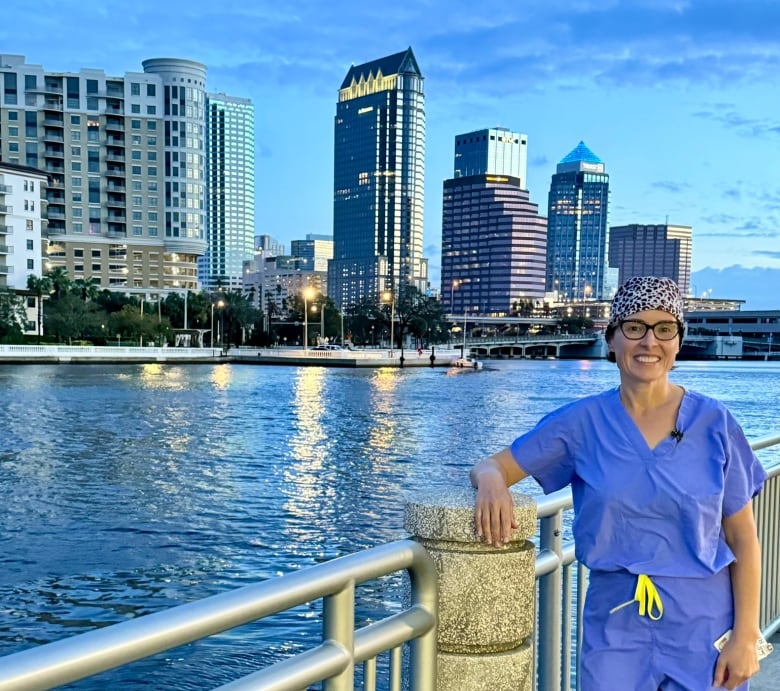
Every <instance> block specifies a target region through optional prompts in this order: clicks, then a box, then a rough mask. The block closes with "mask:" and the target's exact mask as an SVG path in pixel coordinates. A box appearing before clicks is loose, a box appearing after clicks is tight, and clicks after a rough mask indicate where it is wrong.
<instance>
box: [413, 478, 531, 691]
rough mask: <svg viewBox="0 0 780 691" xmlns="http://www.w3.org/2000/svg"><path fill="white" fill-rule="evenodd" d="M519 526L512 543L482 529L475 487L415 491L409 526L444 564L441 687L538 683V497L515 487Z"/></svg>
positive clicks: (442, 690) (501, 689)
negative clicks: (496, 540) (484, 537)
mask: <svg viewBox="0 0 780 691" xmlns="http://www.w3.org/2000/svg"><path fill="white" fill-rule="evenodd" d="M513 497H514V501H515V519H516V521H517V524H518V526H519V527H518V529H517V530H516V531H515V532H514V534H513V536H512V540H511V541H510V542H509V544H508V545H506V546H505V547H500V548H496V547H491V546H489V545H485V544H484V543H483V542H482V541H481V540H480V539H479V538H478V537H477V535H476V532H475V529H474V491H473V490H471V489H468V488H455V489H450V490H440V491H438V492H433V493H428V494H426V495H425V496H422V495H421V496H414V497H410V498H409V499H408V501H407V504H406V515H405V527H406V529H407V530H408V531H409V532H410V533H411V534H412V536H413V537H414V538H415V539H416V540H417V541H419V542H420V543H421V544H422V545H423V546H424V547H425V548H426V550H427V551H428V553H429V554H430V555H431V557H432V558H433V561H434V563H435V564H436V568H437V571H438V583H439V628H438V656H437V666H438V678H437V689H438V691H531V689H533V688H534V683H533V646H532V635H533V627H534V594H535V592H536V576H535V549H534V545H533V544H532V543H531V542H530V541H529V540H528V538H530V537H532V536H533V535H534V534H535V532H536V504H535V503H534V501H533V500H532V499H531V498H530V497H526V496H525V495H522V494H519V493H514V494H513Z"/></svg>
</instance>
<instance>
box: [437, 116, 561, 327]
mask: <svg viewBox="0 0 780 691" xmlns="http://www.w3.org/2000/svg"><path fill="white" fill-rule="evenodd" d="M527 140H528V138H527V137H526V135H524V134H519V133H517V132H510V131H509V130H507V129H504V128H495V129H486V130H479V131H477V132H469V133H468V134H460V135H458V136H456V137H455V162H454V178H453V179H451V180H445V181H444V195H443V213H442V257H441V276H442V284H441V285H442V292H441V295H442V301H443V303H444V305H445V306H446V307H447V309H448V310H449V312H450V313H451V314H463V313H472V314H474V313H477V314H489V315H495V316H501V315H507V314H510V313H511V312H512V311H513V309H515V308H516V307H515V306H518V305H519V304H520V303H527V302H529V301H530V302H533V301H538V300H542V299H543V298H544V278H545V255H546V247H547V243H546V234H547V223H546V220H545V218H544V217H543V216H540V215H539V207H538V205H537V204H534V203H533V202H531V200H530V197H529V193H528V191H527V190H526V189H525V188H526V160H527Z"/></svg>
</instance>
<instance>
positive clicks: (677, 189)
mask: <svg viewBox="0 0 780 691" xmlns="http://www.w3.org/2000/svg"><path fill="white" fill-rule="evenodd" d="M650 187H653V188H655V189H659V190H664V191H665V192H672V193H674V194H680V193H682V192H686V191H688V190H689V189H690V188H691V186H690V185H689V184H688V183H687V182H673V181H672V180H658V181H656V182H653V183H650Z"/></svg>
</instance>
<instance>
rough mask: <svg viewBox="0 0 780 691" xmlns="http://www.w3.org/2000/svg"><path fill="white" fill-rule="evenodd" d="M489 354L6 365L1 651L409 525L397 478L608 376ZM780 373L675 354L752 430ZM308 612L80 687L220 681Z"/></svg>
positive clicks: (426, 483)
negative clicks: (477, 362)
mask: <svg viewBox="0 0 780 691" xmlns="http://www.w3.org/2000/svg"><path fill="white" fill-rule="evenodd" d="M489 367H490V369H489V370H486V371H483V372H480V373H473V372H459V373H457V374H456V375H450V374H448V373H446V372H444V371H442V370H440V369H436V370H431V369H409V370H395V369H380V370H342V369H320V368H292V367H291V368H288V367H252V366H235V365H228V364H223V365H189V366H179V367H177V366H162V365H144V366H140V365H138V366H102V365H93V366H83V365H80V366H65V365H59V366H27V367H14V366H2V367H0V390H2V391H3V395H2V399H0V428H2V429H3V434H2V437H0V496H2V497H3V500H2V502H1V503H0V656H2V655H6V654H9V653H11V652H15V651H17V650H21V649H24V648H27V647H30V646H31V645H34V644H39V643H44V642H48V641H51V640H57V639H60V638H63V637H66V636H69V635H72V634H75V633H78V632H82V631H86V630H90V629H92V628H95V627H96V626H105V625H107V624H110V623H114V622H117V621H122V620H124V619H127V618H129V617H136V616H140V615H142V614H146V613H150V612H153V611H158V610H161V609H163V608H166V607H170V606H173V605H176V604H181V603H184V602H190V601H192V600H195V599H198V598H201V597H206V596H208V595H213V594H216V593H218V592H222V591H224V590H227V589H231V588H235V587H239V586H242V585H247V584H249V583H253V582H256V581H258V580H261V579H266V578H271V577H274V576H277V575H280V574H283V573H288V572H290V571H292V570H295V569H298V568H301V567H305V566H309V565H312V564H316V563H318V562H321V561H325V560H328V559H332V558H334V557H336V556H340V555H342V554H347V553H350V552H354V551H356V550H358V549H362V548H365V547H371V546H374V545H378V544H380V543H382V542H386V541H389V540H393V539H397V538H399V537H402V536H404V532H403V526H402V521H403V497H404V494H405V493H406V492H407V491H419V490H420V489H421V488H425V487H431V488H433V487H437V486H444V485H453V484H458V485H463V484H466V483H467V482H468V479H467V473H468V469H469V467H470V466H471V464H472V463H473V462H474V461H475V460H477V459H479V458H480V457H482V456H483V455H485V454H486V453H489V452H492V451H495V450H497V449H499V448H501V447H502V446H504V445H506V444H507V443H508V442H510V441H511V440H512V439H513V438H514V436H516V434H517V433H518V432H520V431H522V430H524V429H526V428H528V427H529V426H531V425H532V424H533V423H534V422H535V421H536V420H537V419H538V418H539V417H540V416H541V415H543V414H544V413H545V412H547V411H549V410H551V409H552V408H554V407H556V406H558V405H560V404H562V403H564V402H566V401H569V400H571V399H573V398H575V397H578V396H582V395H586V394H589V393H595V392H597V391H601V390H603V389H605V388H608V387H611V386H614V385H615V384H616V383H617V374H616V370H615V366H614V365H612V364H610V363H607V362H606V361H564V360H557V361H534V360H515V361H493V362H491V363H489ZM778 375H780V363H764V362H753V363H749V362H722V363H711V362H706V363H705V362H684V363H681V364H680V365H679V366H678V367H677V368H676V369H675V371H674V373H673V375H672V378H673V379H674V380H675V381H677V382H679V383H681V384H683V385H684V386H686V387H688V388H692V389H698V390H699V391H702V392H704V393H708V394H710V395H713V396H716V397H718V398H720V399H721V400H723V401H724V402H725V403H726V404H727V405H729V407H730V408H731V409H732V411H733V412H734V413H735V415H736V416H737V418H738V419H739V420H740V422H741V423H742V424H743V426H744V428H745V431H746V433H747V435H748V437H749V438H751V439H753V438H757V437H759V436H763V435H765V434H768V433H770V432H776V431H778V430H780V423H778V420H777V410H776V404H777V401H778V400H780V376H778ZM761 458H762V460H764V461H765V462H766V463H771V462H776V461H779V460H780V457H779V456H778V451H777V450H776V449H770V450H767V451H765V452H761ZM527 489H528V490H529V491H535V488H534V486H533V485H532V484H529V485H528V488H527ZM396 586H397V583H396V581H395V580H393V579H385V580H383V581H379V582H376V583H372V584H370V585H369V586H368V587H366V588H363V589H362V591H361V592H360V596H359V597H360V598H361V616H362V617H364V618H371V617H372V616H374V615H376V616H381V615H383V614H386V613H387V611H388V608H389V609H390V611H394V610H395V609H397V604H394V602H395V600H396V599H397V595H396V590H397V587H396ZM318 614H319V605H318V604H317V603H314V604H311V605H306V606H301V607H298V608H295V609H294V610H291V611H290V612H287V613H283V614H281V615H279V616H277V617H274V618H273V619H272V620H271V621H270V622H268V623H265V624H262V625H257V624H256V625H251V626H246V627H242V628H240V629H237V630H234V631H232V632H228V633H226V634H224V635H221V636H215V637H212V638H210V639H207V640H206V641H203V642H200V643H197V644H194V645H190V646H185V647H182V648H179V649H177V650H175V651H171V652H170V653H168V654H163V655H160V656H158V657H156V658H154V659H152V660H149V661H140V662H138V663H135V664H133V665H129V666H127V667H125V668H123V669H121V670H117V671H113V672H109V673H106V674H104V675H101V676H100V677H97V678H95V679H93V680H87V681H83V682H80V683H78V684H73V685H71V686H70V687H69V688H73V689H82V690H87V689H89V690H90V691H93V690H97V689H105V688H123V689H124V688H134V687H136V686H149V687H151V688H166V689H182V690H185V689H208V688H213V687H215V686H218V685H219V684H223V683H226V682H227V681H229V680H231V679H233V678H236V677H238V676H241V675H243V674H247V673H249V672H251V671H253V670H255V669H258V668H259V667H262V666H263V665H265V664H267V663H268V662H270V661H274V660H276V659H279V658H280V657H281V656H284V655H286V654H289V653H290V652H295V651H300V650H303V649H305V648H307V647H309V646H310V645H311V632H312V631H313V630H314V631H318V623H317V622H318ZM307 636H308V637H309V638H308V639H307Z"/></svg>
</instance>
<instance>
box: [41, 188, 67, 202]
mask: <svg viewBox="0 0 780 691" xmlns="http://www.w3.org/2000/svg"><path fill="white" fill-rule="evenodd" d="M46 201H47V202H48V203H49V204H64V203H65V194H64V193H63V192H62V190H61V189H52V185H49V189H48V191H47V194H46Z"/></svg>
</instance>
